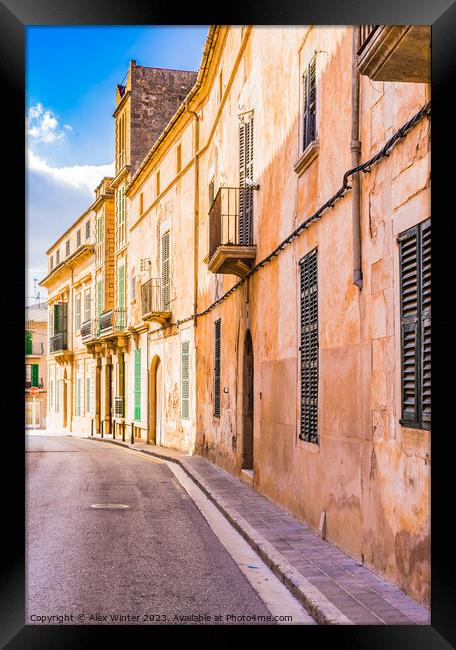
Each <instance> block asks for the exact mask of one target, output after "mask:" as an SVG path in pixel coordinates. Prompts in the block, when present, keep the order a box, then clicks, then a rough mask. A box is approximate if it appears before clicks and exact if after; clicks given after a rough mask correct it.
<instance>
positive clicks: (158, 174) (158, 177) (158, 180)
mask: <svg viewBox="0 0 456 650" xmlns="http://www.w3.org/2000/svg"><path fill="white" fill-rule="evenodd" d="M156 192H157V196H158V195H159V194H160V172H157V176H156Z"/></svg>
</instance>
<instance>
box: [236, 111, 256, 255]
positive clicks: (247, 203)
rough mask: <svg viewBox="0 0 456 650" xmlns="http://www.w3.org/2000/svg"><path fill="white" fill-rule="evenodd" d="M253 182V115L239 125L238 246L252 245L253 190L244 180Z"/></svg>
mask: <svg viewBox="0 0 456 650" xmlns="http://www.w3.org/2000/svg"><path fill="white" fill-rule="evenodd" d="M246 179H249V180H253V114H252V115H250V117H244V118H243V120H242V121H241V123H240V125H239V188H240V189H239V219H238V242H237V243H238V244H239V245H241V246H251V245H252V243H253V228H252V226H253V218H252V217H253V214H252V213H253V190H252V188H250V187H248V186H246V184H245V180H246Z"/></svg>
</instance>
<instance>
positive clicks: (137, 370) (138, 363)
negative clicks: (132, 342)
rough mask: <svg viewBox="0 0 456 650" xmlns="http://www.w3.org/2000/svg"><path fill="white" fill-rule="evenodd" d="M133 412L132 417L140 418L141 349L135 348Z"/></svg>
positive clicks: (138, 419)
mask: <svg viewBox="0 0 456 650" xmlns="http://www.w3.org/2000/svg"><path fill="white" fill-rule="evenodd" d="M134 361H135V413H134V419H135V420H136V421H137V422H139V421H140V420H141V350H135V356H134Z"/></svg>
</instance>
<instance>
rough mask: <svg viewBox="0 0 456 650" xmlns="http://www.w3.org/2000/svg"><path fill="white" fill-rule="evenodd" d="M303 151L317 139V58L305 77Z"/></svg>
mask: <svg viewBox="0 0 456 650" xmlns="http://www.w3.org/2000/svg"><path fill="white" fill-rule="evenodd" d="M303 94H304V103H303V113H304V119H303V150H304V149H306V147H308V145H309V144H310V143H311V142H312V141H313V140H315V137H316V128H315V127H316V110H317V83H316V57H315V56H314V57H313V58H312V60H311V61H310V63H309V65H308V66H307V70H306V71H305V73H304V75H303Z"/></svg>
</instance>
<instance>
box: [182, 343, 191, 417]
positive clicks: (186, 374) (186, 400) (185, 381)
mask: <svg viewBox="0 0 456 650" xmlns="http://www.w3.org/2000/svg"><path fill="white" fill-rule="evenodd" d="M181 417H182V419H183V420H188V419H190V343H189V341H183V342H182V343H181Z"/></svg>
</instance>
